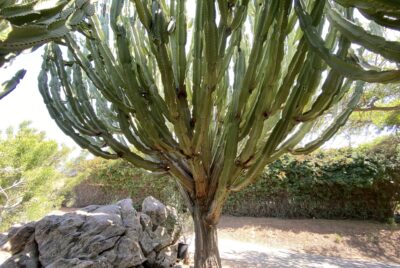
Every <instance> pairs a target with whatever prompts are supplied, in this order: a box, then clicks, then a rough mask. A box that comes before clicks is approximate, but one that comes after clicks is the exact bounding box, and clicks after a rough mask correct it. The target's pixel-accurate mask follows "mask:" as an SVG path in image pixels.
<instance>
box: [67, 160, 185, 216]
mask: <svg viewBox="0 0 400 268" xmlns="http://www.w3.org/2000/svg"><path fill="white" fill-rule="evenodd" d="M73 169H74V170H76V172H77V177H78V178H77V181H79V182H80V183H79V184H77V185H76V186H75V187H74V188H72V189H71V192H69V194H68V196H67V200H66V202H67V205H68V206H72V207H83V206H87V205H91V204H109V203H113V202H115V201H118V200H120V199H123V198H132V200H133V205H134V206H135V207H136V208H137V209H140V207H141V205H142V201H143V199H144V198H146V197H147V196H149V195H151V196H153V197H155V198H157V199H159V200H161V201H162V202H164V203H165V204H168V205H171V206H173V207H176V208H177V209H180V210H182V208H183V207H184V204H183V202H182V200H181V197H180V195H179V194H178V192H177V189H176V188H177V185H176V184H175V183H174V180H173V179H172V178H171V177H170V176H166V175H160V176H157V175H154V174H151V173H149V172H147V171H145V170H143V169H138V168H136V167H135V166H133V165H132V164H131V163H129V162H127V161H123V160H121V159H118V160H105V159H102V158H95V159H91V160H81V161H79V162H77V163H76V164H75V165H73Z"/></svg>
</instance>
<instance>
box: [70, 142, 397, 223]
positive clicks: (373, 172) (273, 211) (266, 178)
mask: <svg viewBox="0 0 400 268" xmlns="http://www.w3.org/2000/svg"><path fill="white" fill-rule="evenodd" d="M398 144H399V143H398V139H397V138H393V137H391V138H386V139H383V140H380V141H378V142H375V143H374V144H368V145H365V146H363V147H360V148H357V149H355V150H349V149H343V150H330V151H321V152H318V153H315V154H312V155H310V156H303V157H293V156H290V155H286V156H284V157H282V158H281V159H279V160H277V161H275V162H274V163H273V164H271V165H270V166H269V167H267V168H266V169H265V172H264V174H263V176H262V177H261V178H260V179H259V180H258V181H257V183H255V184H253V185H250V186H249V187H248V188H246V189H244V190H242V191H241V192H238V193H233V194H232V195H231V196H230V197H229V199H228V200H227V203H226V205H225V208H224V213H225V214H231V215H240V216H258V217H304V218H313V217H314V218H359V219H378V220H383V219H387V218H390V217H393V212H394V209H395V206H396V204H397V203H398V202H399V199H400V198H399V195H400V194H399V192H400V191H399V189H400V179H399V173H400V171H399V170H400V169H399V167H400V150H399V148H398V147H399V146H398ZM78 174H80V175H79V176H81V183H80V184H79V185H78V186H76V187H75V189H74V191H73V192H72V194H71V195H70V199H69V202H70V204H69V205H70V206H86V205H89V204H106V203H112V202H114V201H116V200H118V199H122V198H126V197H131V198H132V199H133V200H134V204H135V206H136V207H139V206H140V204H141V202H142V200H143V198H145V197H146V196H148V195H153V196H154V197H156V198H158V199H160V200H161V201H163V202H165V203H167V204H171V205H174V206H178V207H183V204H182V200H181V198H180V196H179V194H178V192H177V189H176V185H175V182H174V180H173V179H172V178H170V177H168V176H164V177H155V176H153V175H150V174H149V173H146V172H145V171H142V170H140V169H137V168H135V167H133V166H132V165H130V164H129V163H127V162H124V161H121V160H115V161H110V160H102V159H98V158H95V159H93V160H86V161H81V162H80V164H79V167H78Z"/></svg>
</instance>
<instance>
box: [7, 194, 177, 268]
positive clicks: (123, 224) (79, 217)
mask: <svg viewBox="0 0 400 268" xmlns="http://www.w3.org/2000/svg"><path fill="white" fill-rule="evenodd" d="M181 229H182V228H181V225H180V224H179V222H178V218H177V214H176V210H175V209H174V208H171V207H168V206H165V205H164V204H162V203H161V202H160V201H158V200H156V199H155V198H153V197H147V198H146V199H145V200H144V201H143V204H142V212H140V213H138V212H137V211H136V210H135V209H134V208H133V206H132V200H131V199H125V200H122V201H119V202H118V203H117V204H115V205H106V206H97V205H92V206H88V207H85V208H82V209H80V210H78V211H76V212H73V213H68V214H64V215H61V216H59V215H50V216H46V217H44V218H43V219H41V220H40V221H38V222H32V223H28V224H25V225H23V226H20V227H13V228H11V229H10V230H9V232H8V233H7V234H6V235H4V236H3V238H2V240H1V241H0V247H1V248H0V250H1V251H3V254H2V255H4V254H5V253H7V254H8V255H9V258H8V259H7V260H6V261H5V262H3V264H2V265H1V267H4V268H16V267H28V268H34V267H47V268H69V267H79V268H84V267H91V268H97V267H99V268H100V267H101V268H103V267H104V268H105V267H121V268H123V267H141V268H143V267H157V268H164V267H173V266H174V265H175V262H176V255H177V245H176V242H177V240H178V238H179V236H180V233H181Z"/></svg>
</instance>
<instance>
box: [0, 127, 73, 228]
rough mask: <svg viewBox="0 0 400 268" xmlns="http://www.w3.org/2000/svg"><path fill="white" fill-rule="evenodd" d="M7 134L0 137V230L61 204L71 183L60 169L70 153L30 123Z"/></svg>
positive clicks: (37, 215) (35, 217)
mask: <svg viewBox="0 0 400 268" xmlns="http://www.w3.org/2000/svg"><path fill="white" fill-rule="evenodd" d="M5 134H6V135H5V137H0V188H1V194H0V230H5V229H7V228H8V227H9V226H10V225H12V224H13V223H17V222H28V221H32V220H36V219H39V218H41V217H43V216H44V215H46V214H47V213H48V212H50V211H51V210H53V209H55V208H58V207H59V206H60V204H61V201H62V199H63V196H62V193H63V191H64V190H63V188H65V186H66V185H67V183H66V178H65V176H64V175H63V174H61V172H59V171H58V170H59V168H60V166H61V164H62V163H63V162H64V160H65V159H66V157H67V155H68V152H69V149H68V148H66V147H61V148H59V146H58V144H57V143H56V142H55V141H52V140H47V139H46V137H45V134H44V133H43V132H38V131H37V130H36V129H33V128H31V127H30V125H29V122H24V123H22V124H21V125H20V126H19V129H18V131H17V132H15V131H14V130H13V129H12V128H9V129H8V130H7V131H6V133H5Z"/></svg>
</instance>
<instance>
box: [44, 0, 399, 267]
mask: <svg viewBox="0 0 400 268" xmlns="http://www.w3.org/2000/svg"><path fill="white" fill-rule="evenodd" d="M355 10H357V12H358V13H357V14H358V15H357V16H361V15H359V13H361V14H363V15H364V16H365V17H366V18H367V19H369V20H371V21H373V22H374V23H376V24H377V27H388V28H391V29H393V31H395V30H399V26H400V23H399V19H400V12H399V10H400V4H398V3H397V2H396V1H380V0H371V1H345V0H341V1H339V0H337V1H336V2H333V1H323V0H318V1H316V0H315V1H314V0H307V1H305V0H304V1H292V0H270V1H257V0H255V1H249V0H240V1H219V0H218V1H213V0H204V1H193V2H189V1H188V2H187V3H186V1H184V0H170V1H158V0H153V1H144V0H131V1H122V0H114V1H104V2H101V3H99V4H98V6H97V11H96V12H95V13H96V14H97V15H94V16H92V17H90V18H89V19H88V20H87V21H85V22H84V23H82V24H81V25H80V27H79V29H80V30H79V33H76V34H67V35H65V37H64V39H63V42H62V44H61V45H60V44H59V45H57V44H55V43H52V44H50V45H49V46H48V47H47V50H46V55H45V61H44V63H43V66H42V71H41V73H40V76H39V88H40V92H41V94H42V96H43V99H44V101H45V103H46V105H47V108H48V110H49V112H50V114H51V116H52V117H53V118H54V120H55V121H56V123H57V124H58V126H59V127H60V128H61V129H62V130H63V131H64V132H65V133H66V134H67V135H69V136H70V137H71V138H73V139H74V140H75V141H76V143H77V144H79V145H80V146H81V147H83V148H86V149H88V150H89V151H90V152H92V153H93V154H94V155H97V156H101V157H104V158H107V159H115V158H123V159H126V160H127V161H129V162H131V163H133V164H134V165H136V166H138V167H141V168H144V169H147V170H149V171H152V172H161V173H169V174H171V175H173V176H174V178H175V179H176V182H177V184H178V188H179V189H180V192H181V193H182V195H183V197H184V199H185V200H186V203H187V206H188V208H189V210H190V212H191V213H192V216H193V220H194V225H195V234H196V235H195V247H196V251H195V266H196V267H220V266H221V261H220V257H219V253H218V246H217V233H216V225H217V223H218V221H219V218H220V215H221V210H222V208H223V205H224V202H225V200H226V198H227V196H228V195H229V193H230V192H232V191H239V190H240V189H242V188H244V187H246V186H247V185H249V184H250V183H252V182H254V181H255V180H256V179H257V178H258V176H259V174H260V173H261V172H262V170H263V168H264V167H265V166H266V165H268V164H269V163H271V162H272V161H273V160H275V159H277V158H278V157H280V156H281V155H282V154H284V153H293V154H305V153H309V152H311V151H313V150H315V149H316V148H318V147H319V146H321V145H322V144H323V143H324V142H325V141H326V140H328V139H329V138H330V137H332V136H333V135H334V133H335V132H336V131H337V130H338V129H339V128H340V127H341V126H342V125H343V124H344V123H345V122H346V120H347V118H348V117H349V115H350V113H351V112H352V110H353V109H354V108H355V107H356V105H357V102H358V100H359V99H360V96H361V95H362V92H363V85H364V83H365V82H379V83H390V82H397V81H399V80H400V71H399V70H397V69H396V68H397V67H396V63H397V64H398V63H399V62H400V44H399V43H397V42H394V41H386V40H385V39H384V38H382V37H380V36H377V35H373V34H371V33H369V32H368V31H366V30H365V29H364V28H363V27H362V25H361V24H360V23H356V20H355V19H354V15H353V13H354V12H355ZM192 11H193V12H192ZM352 44H357V45H358V46H361V47H365V48H366V49H368V50H369V51H372V52H373V53H376V54H377V55H378V56H379V57H385V58H387V59H388V60H389V61H391V62H393V66H392V67H393V68H392V69H390V68H391V65H389V67H388V68H389V69H388V68H386V69H385V70H381V69H379V68H377V67H376V66H373V64H372V63H370V62H367V61H368V60H367V59H365V58H363V53H362V52H354V50H353V46H352ZM338 104H340V106H339V107H344V108H343V109H341V110H340V111H337V112H336V113H327V111H329V109H331V108H333V109H334V108H335V107H336V106H337V105H338ZM332 115H335V116H332ZM319 118H323V119H324V120H325V124H324V128H322V129H321V130H320V131H317V132H316V133H317V134H318V136H317V137H316V135H313V136H312V137H310V136H309V135H307V134H309V133H310V130H311V129H312V127H313V126H314V123H315V122H316V121H317V120H318V119H319Z"/></svg>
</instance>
